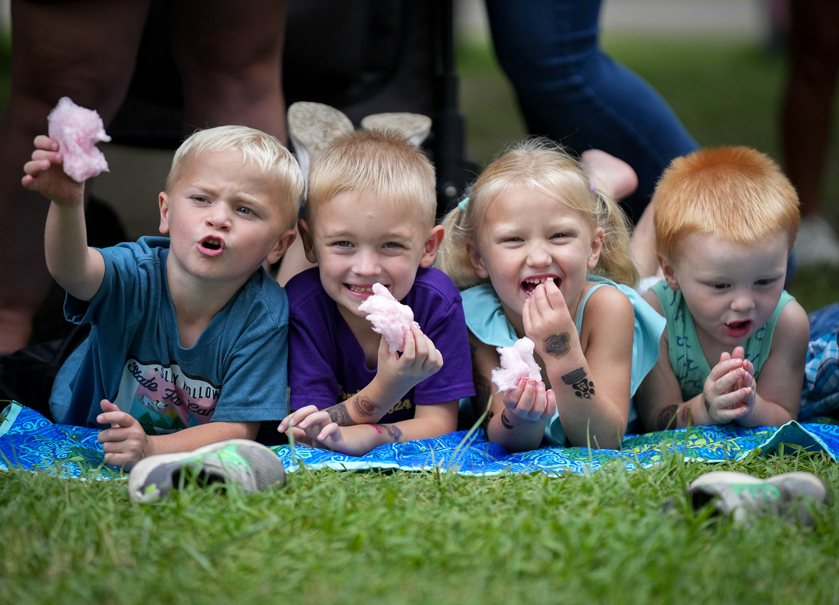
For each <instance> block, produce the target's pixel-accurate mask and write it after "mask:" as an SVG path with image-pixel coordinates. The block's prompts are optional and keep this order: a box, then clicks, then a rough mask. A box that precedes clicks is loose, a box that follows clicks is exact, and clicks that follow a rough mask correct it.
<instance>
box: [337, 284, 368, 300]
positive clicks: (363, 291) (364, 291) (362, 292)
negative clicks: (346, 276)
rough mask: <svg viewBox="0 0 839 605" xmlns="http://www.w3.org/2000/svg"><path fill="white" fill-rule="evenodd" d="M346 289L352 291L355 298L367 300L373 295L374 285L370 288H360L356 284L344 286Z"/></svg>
mask: <svg viewBox="0 0 839 605" xmlns="http://www.w3.org/2000/svg"><path fill="white" fill-rule="evenodd" d="M344 288H346V289H347V290H349V291H350V293H351V294H353V295H355V296H360V297H362V298H367V297H368V296H371V295H372V294H373V284H370V285H369V286H358V285H356V284H344Z"/></svg>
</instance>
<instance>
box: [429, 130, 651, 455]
mask: <svg viewBox="0 0 839 605" xmlns="http://www.w3.org/2000/svg"><path fill="white" fill-rule="evenodd" d="M444 226H445V228H446V234H447V235H446V238H445V239H444V240H443V247H442V248H441V250H440V254H439V255H438V260H437V266H438V267H439V268H440V269H442V270H443V271H445V272H446V273H447V274H448V275H449V276H450V277H451V278H452V279H453V280H454V282H455V284H456V285H457V286H458V288H460V289H461V290H463V291H462V292H461V295H462V297H463V306H464V311H465V314H466V324H467V326H468V327H469V331H470V334H469V336H470V341H471V344H472V345H473V346H474V347H475V357H474V364H473V367H474V374H475V375H474V378H475V387H476V392H477V395H476V397H475V399H474V400H473V401H475V402H476V404H478V405H479V406H483V405H484V402H486V401H487V400H488V399H489V397H490V396H492V401H491V404H490V405H491V407H490V411H489V414H488V423H487V424H486V429H487V434H488V438H489V439H490V440H491V441H493V442H496V443H499V444H501V445H504V446H505V447H506V448H507V449H509V450H511V451H521V450H528V449H535V448H537V447H539V445H540V444H541V443H542V441H543V438H544V439H545V440H546V441H547V442H548V443H549V444H551V445H562V446H564V445H567V444H568V443H569V442H570V444H571V445H572V446H590V447H593V448H612V449H616V448H618V447H620V442H621V439H622V438H623V435H624V433H625V432H626V428H627V424H628V422H630V421H631V420H633V419H634V417H635V414H634V413H632V414H631V412H630V409H631V408H630V398H631V396H632V395H633V394H634V392H635V389H636V388H637V386H638V384H640V382H641V380H642V379H643V377H644V376H645V375H646V374H647V373H648V372H649V371H650V369H651V368H652V367H653V366H654V365H655V362H656V359H657V357H658V350H659V341H660V339H661V334H662V331H663V329H664V322H663V321H662V318H661V316H659V315H658V314H657V313H656V312H655V311H653V310H652V308H651V307H650V306H649V305H648V304H647V303H646V302H645V301H644V300H643V299H641V297H640V296H638V294H637V293H636V292H635V291H634V290H633V289H632V287H631V286H633V285H634V284H635V282H636V281H637V279H638V274H637V271H636V269H635V266H634V264H633V262H632V257H631V255H630V252H629V233H628V229H627V221H626V218H625V217H624V215H623V213H622V211H621V210H620V208H619V207H618V206H617V204H616V203H615V202H614V201H613V200H612V199H611V198H610V197H609V196H607V195H606V194H605V193H604V192H602V191H600V190H598V189H597V188H596V187H595V186H594V185H592V184H591V181H590V179H589V176H588V175H587V174H586V172H585V170H584V169H583V167H582V166H581V165H580V164H579V163H578V162H577V161H576V160H574V159H573V158H571V157H570V156H569V155H568V154H567V153H565V151H563V150H562V149H561V148H560V147H558V146H556V145H555V144H553V143H550V142H547V141H544V140H539V139H531V140H528V141H526V142H524V143H522V144H519V145H518V146H517V147H515V148H513V149H512V150H510V151H508V152H506V153H505V154H504V155H502V156H501V157H500V158H499V159H497V160H496V161H494V162H493V163H492V164H491V165H490V166H489V167H488V168H487V169H486V170H485V171H484V173H483V174H482V175H481V177H480V178H479V179H478V180H477V181H476V182H475V184H474V185H473V187H472V191H471V193H470V195H469V198H468V200H464V202H461V204H460V205H459V206H458V207H457V208H455V209H454V210H452V211H451V212H450V213H449V214H448V216H447V217H446V220H445V223H444ZM523 336H527V337H529V338H530V339H531V340H533V342H534V343H535V344H536V353H537V361H538V363H539V365H540V367H541V369H542V380H538V381H537V380H528V379H522V380H520V381H519V383H518V385H517V386H516V387H515V388H514V389H513V390H510V391H507V392H506V393H502V392H497V388H496V387H495V385H493V384H492V383H491V382H490V373H491V371H492V369H493V368H496V367H498V366H499V365H500V363H499V356H498V352H497V350H496V348H497V347H500V346H509V345H511V344H512V343H513V342H515V340H517V339H518V338H521V337H523ZM476 411H477V413H482V412H483V411H484V408H483V407H481V409H480V410H476Z"/></svg>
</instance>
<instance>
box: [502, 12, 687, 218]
mask: <svg viewBox="0 0 839 605" xmlns="http://www.w3.org/2000/svg"><path fill="white" fill-rule="evenodd" d="M600 4H601V3H600V1H599V0H561V1H557V0H517V1H515V2H514V1H512V0H486V5H487V12H488V15H489V20H490V26H491V28H492V37H493V42H494V45H495V52H496V54H497V55H498V59H499V62H500V63H501V66H502V68H503V69H504V71H505V72H506V74H507V76H508V77H509V78H510V80H511V81H512V83H513V86H514V87H515V89H516V94H517V96H518V99H519V104H520V105H521V108H522V111H523V113H524V115H525V118H526V120H527V123H528V127H529V129H530V131H531V132H532V133H534V134H543V135H548V136H550V137H552V138H554V139H556V140H557V141H560V142H562V143H564V144H566V145H568V146H570V147H571V148H573V149H574V150H575V151H577V152H578V153H580V152H583V151H585V150H587V149H592V148H594V149H601V150H603V151H606V152H607V153H610V154H611V155H614V156H615V157H617V158H620V159H621V160H623V161H625V162H627V163H628V164H629V165H630V166H632V168H633V169H634V170H635V172H636V174H637V175H638V190H637V191H636V193H635V194H633V195H632V196H630V197H629V198H627V199H626V200H624V203H625V205H626V206H627V208H628V210H629V213H630V218H632V220H633V221H638V220H639V219H640V217H641V213H642V211H643V210H644V208H645V207H646V205H647V203H648V202H649V199H650V197H651V196H652V192H653V190H654V188H655V183H656V181H657V180H658V177H659V176H660V174H661V172H662V171H663V170H664V169H665V168H666V167H667V165H668V164H669V163H670V161H671V160H672V159H673V158H675V157H678V156H680V155H684V154H686V153H689V152H691V151H693V150H695V149H696V148H697V144H696V142H695V141H694V140H693V139H692V138H691V137H690V135H689V134H688V133H687V131H686V130H685V129H684V127H683V126H682V125H681V123H680V122H679V120H678V118H677V117H676V116H675V114H674V113H673V111H672V110H671V109H670V107H669V106H668V105H667V103H666V102H665V101H664V100H663V99H662V98H661V96H660V95H659V94H658V93H657V92H656V91H655V90H653V88H652V87H651V86H649V84H647V83H646V82H645V81H644V80H642V79H641V78H639V77H638V76H637V75H635V74H634V73H632V72H631V71H629V70H628V69H626V68H625V67H623V66H621V65H618V64H617V63H615V62H614V61H612V59H610V58H609V57H608V56H607V55H606V54H605V53H603V52H602V51H601V50H600V48H599V46H598V40H597V37H598V33H599V28H598V24H597V20H598V17H599V14H600Z"/></svg>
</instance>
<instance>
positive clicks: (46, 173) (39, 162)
mask: <svg viewBox="0 0 839 605" xmlns="http://www.w3.org/2000/svg"><path fill="white" fill-rule="evenodd" d="M63 163H64V156H62V154H61V153H59V151H58V143H56V142H55V141H53V140H52V139H51V138H49V137H47V136H44V135H39V136H37V137H35V151H33V152H32V159H31V160H30V161H29V162H26V164H25V165H24V166H23V171H24V172H25V173H26V175H25V176H24V177H23V179H21V184H22V185H23V186H24V187H26V188H27V189H31V190H32V191H37V192H38V193H40V194H41V195H43V196H45V197H48V198H49V199H51V200H52V201H54V202H55V203H57V204H61V205H65V206H69V205H72V204H81V203H82V201H83V193H84V183H77V182H76V181H74V180H73V179H71V178H70V177H69V176H67V175H66V174H65V173H64V168H62V164H63Z"/></svg>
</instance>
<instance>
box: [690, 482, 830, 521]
mask: <svg viewBox="0 0 839 605" xmlns="http://www.w3.org/2000/svg"><path fill="white" fill-rule="evenodd" d="M687 493H688V494H689V495H690V497H691V500H692V503H693V508H694V509H695V510H699V509H701V508H704V507H705V506H706V505H708V504H709V503H712V504H713V506H714V509H715V510H716V513H715V514H719V515H725V516H730V517H731V518H732V519H733V520H734V521H738V522H744V521H747V520H748V519H749V518H750V517H755V516H770V515H771V516H776V517H783V518H785V519H787V520H788V521H792V522H798V523H801V524H802V525H813V523H814V519H813V514H812V512H813V508H814V507H815V506H819V507H823V506H825V505H826V504H827V502H828V500H829V498H828V493H827V489H826V488H825V486H824V483H822V481H821V479H819V478H818V477H816V476H815V475H813V474H811V473H803V472H792V473H783V474H781V475H776V476H774V477H770V478H768V479H758V478H756V477H752V476H751V475H746V474H743V473H733V472H726V471H715V472H712V473H705V474H704V475H701V476H700V477H697V478H696V479H694V480H693V481H692V482H691V484H690V486H689V487H688V490H687Z"/></svg>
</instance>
